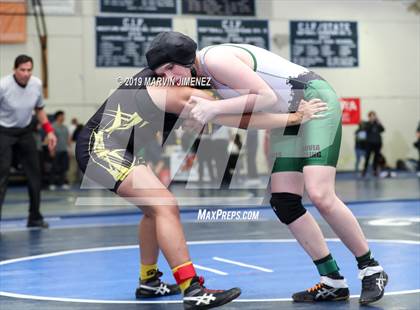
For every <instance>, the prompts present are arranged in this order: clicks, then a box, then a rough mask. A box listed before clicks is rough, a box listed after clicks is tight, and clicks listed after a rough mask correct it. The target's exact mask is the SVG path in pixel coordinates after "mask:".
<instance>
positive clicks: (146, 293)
mask: <svg viewBox="0 0 420 310" xmlns="http://www.w3.org/2000/svg"><path fill="white" fill-rule="evenodd" d="M162 275H163V274H162V272H160V271H159V270H158V271H157V272H156V274H155V275H154V276H153V278H150V279H147V280H143V281H140V285H139V287H138V288H137V289H136V298H137V299H141V298H150V297H162V296H169V295H175V294H179V293H181V290H180V288H179V286H178V285H176V284H166V283H165V282H162V281H161V280H160V277H161V276H162Z"/></svg>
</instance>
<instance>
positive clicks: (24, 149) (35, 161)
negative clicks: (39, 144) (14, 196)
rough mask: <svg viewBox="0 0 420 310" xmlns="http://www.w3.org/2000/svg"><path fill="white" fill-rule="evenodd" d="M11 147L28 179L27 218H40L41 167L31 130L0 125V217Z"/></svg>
mask: <svg viewBox="0 0 420 310" xmlns="http://www.w3.org/2000/svg"><path fill="white" fill-rule="evenodd" d="M12 149H14V150H16V152H17V154H19V160H20V162H21V163H22V166H23V169H24V172H25V174H26V177H27V179H28V192H29V218H28V220H29V221H35V220H40V219H42V218H43V217H42V215H41V212H40V210H39V208H40V201H41V167H40V163H39V158H38V151H37V148H36V142H35V138H34V135H33V131H32V129H31V128H30V127H29V126H28V127H25V128H5V127H2V126H0V218H1V210H2V206H3V202H4V197H5V195H6V190H7V181H8V178H9V174H10V167H11V165H12Z"/></svg>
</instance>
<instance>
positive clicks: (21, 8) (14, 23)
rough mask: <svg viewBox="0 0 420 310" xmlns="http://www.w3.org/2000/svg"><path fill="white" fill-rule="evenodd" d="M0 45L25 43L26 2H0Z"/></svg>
mask: <svg viewBox="0 0 420 310" xmlns="http://www.w3.org/2000/svg"><path fill="white" fill-rule="evenodd" d="M0 16H1V17H0V43H24V42H26V1H24V0H21V1H0Z"/></svg>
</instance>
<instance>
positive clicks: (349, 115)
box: [340, 98, 360, 125]
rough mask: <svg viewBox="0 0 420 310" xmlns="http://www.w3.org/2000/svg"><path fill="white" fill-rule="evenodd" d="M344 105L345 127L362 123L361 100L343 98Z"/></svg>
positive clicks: (343, 117) (343, 119)
mask: <svg viewBox="0 0 420 310" xmlns="http://www.w3.org/2000/svg"><path fill="white" fill-rule="evenodd" d="M340 101H341V104H342V105H343V116H342V123H343V125H357V124H359V123H360V98H341V99H340Z"/></svg>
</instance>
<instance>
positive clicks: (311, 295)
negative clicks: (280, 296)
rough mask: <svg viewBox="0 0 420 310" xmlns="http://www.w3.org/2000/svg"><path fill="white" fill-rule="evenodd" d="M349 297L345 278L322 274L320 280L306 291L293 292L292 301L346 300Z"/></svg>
mask: <svg viewBox="0 0 420 310" xmlns="http://www.w3.org/2000/svg"><path fill="white" fill-rule="evenodd" d="M349 297H350V292H349V288H348V286H347V282H346V279H344V278H343V279H338V280H336V279H331V278H329V277H325V276H322V277H321V281H320V282H319V283H318V284H316V285H315V286H314V287H312V288H309V289H307V290H306V291H302V292H298V293H295V294H293V296H292V299H293V301H294V302H318V301H339V300H347V299H349Z"/></svg>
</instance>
